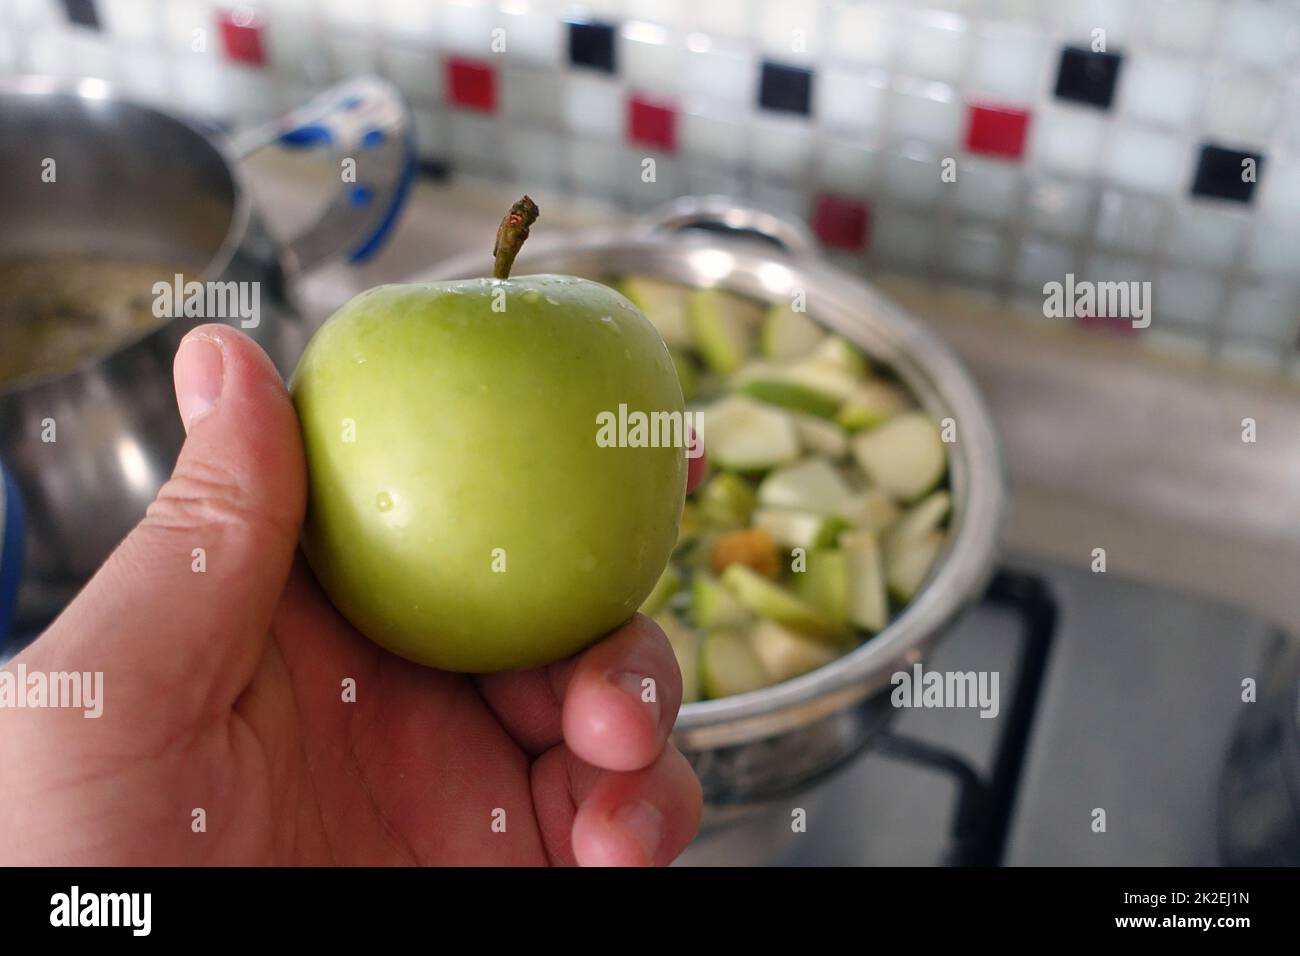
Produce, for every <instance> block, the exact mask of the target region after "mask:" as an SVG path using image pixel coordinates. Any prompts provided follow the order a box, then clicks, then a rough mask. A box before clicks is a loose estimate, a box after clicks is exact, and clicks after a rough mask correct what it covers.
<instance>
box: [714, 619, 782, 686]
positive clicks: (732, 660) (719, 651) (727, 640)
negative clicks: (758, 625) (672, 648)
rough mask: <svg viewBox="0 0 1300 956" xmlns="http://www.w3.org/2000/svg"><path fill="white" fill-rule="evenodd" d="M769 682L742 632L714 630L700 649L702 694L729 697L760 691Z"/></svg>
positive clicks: (770, 681)
mask: <svg viewBox="0 0 1300 956" xmlns="http://www.w3.org/2000/svg"><path fill="white" fill-rule="evenodd" d="M770 683H772V678H771V677H769V676H768V674H767V671H765V670H764V669H763V665H762V663H761V662H760V661H759V659H758V658H757V657H756V656H755V655H754V649H753V647H752V646H751V645H750V643H749V641H748V639H746V637H745V635H743V634H733V633H732V632H730V631H717V632H715V633H712V634H709V635H707V636H706V637H705V638H704V647H703V648H702V649H701V650H700V690H701V691H703V693H704V696H705V697H713V698H717V697H730V696H732V695H733V694H746V693H748V692H749V691H751V690H761V689H762V688H764V687H766V686H767V685H768V684H770Z"/></svg>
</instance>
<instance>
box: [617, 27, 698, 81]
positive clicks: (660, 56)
mask: <svg viewBox="0 0 1300 956" xmlns="http://www.w3.org/2000/svg"><path fill="white" fill-rule="evenodd" d="M682 56H683V50H682V47H681V44H679V43H677V42H676V39H675V38H674V37H673V35H672V34H671V33H669V32H668V30H666V29H665V28H664V27H662V26H659V25H657V24H653V23H645V22H642V21H637V22H633V23H628V24H625V25H624V27H623V29H622V31H621V33H620V34H619V50H618V63H619V72H620V73H622V75H623V78H624V79H625V80H626V81H627V83H628V85H629V86H630V87H631V88H632V89H634V90H640V91H644V92H646V93H661V94H672V93H676V92H677V90H678V88H679V84H680V82H681V70H682Z"/></svg>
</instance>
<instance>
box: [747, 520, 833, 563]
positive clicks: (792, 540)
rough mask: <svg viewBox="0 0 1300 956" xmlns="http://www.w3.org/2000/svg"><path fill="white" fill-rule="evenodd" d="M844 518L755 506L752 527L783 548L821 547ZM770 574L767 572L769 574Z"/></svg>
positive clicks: (826, 544)
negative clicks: (756, 507) (761, 531)
mask: <svg viewBox="0 0 1300 956" xmlns="http://www.w3.org/2000/svg"><path fill="white" fill-rule="evenodd" d="M846 524H847V522H845V520H844V519H843V518H839V517H836V516H835V515H819V514H814V513H813V512H811V511H791V510H790V509H788V508H759V509H758V510H757V511H755V512H754V527H755V528H762V529H763V530H764V531H766V532H767V533H768V534H770V535H771V536H772V540H774V541H775V542H776V543H777V544H779V545H781V546H782V547H785V548H803V549H804V550H805V551H806V550H807V549H809V548H824V547H829V546H830V545H833V544H834V543H835V538H836V536H837V535H838V534H839V533H840V532H841V531H843V530H844V527H845V525H846ZM769 576H770V575H769Z"/></svg>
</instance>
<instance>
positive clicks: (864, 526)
mask: <svg viewBox="0 0 1300 956" xmlns="http://www.w3.org/2000/svg"><path fill="white" fill-rule="evenodd" d="M839 516H840V517H841V518H843V519H844V520H845V521H847V522H848V523H849V524H851V525H853V527H855V528H857V529H859V530H860V531H876V532H880V531H884V530H885V529H886V528H888V527H889V526H890V525H892V524H893V523H894V522H895V521H897V520H898V505H896V504H895V503H894V499H893V498H891V497H889V495H887V494H885V493H884V492H883V491H881V490H880V489H879V488H868V489H867V490H866V491H857V492H854V493H853V494H851V495H850V496H849V497H848V500H847V501H845V502H844V504H843V506H842V507H841V508H840V510H839Z"/></svg>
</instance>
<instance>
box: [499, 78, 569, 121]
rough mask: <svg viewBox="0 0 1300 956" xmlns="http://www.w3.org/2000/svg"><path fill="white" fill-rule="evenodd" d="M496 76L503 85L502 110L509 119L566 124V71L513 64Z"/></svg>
mask: <svg viewBox="0 0 1300 956" xmlns="http://www.w3.org/2000/svg"><path fill="white" fill-rule="evenodd" d="M497 76H498V78H499V82H500V84H501V86H500V88H501V111H502V113H503V114H504V115H505V116H506V117H507V118H508V119H510V120H512V121H514V122H517V123H530V124H533V125H535V126H562V125H564V122H565V113H564V109H565V98H564V96H565V85H566V84H565V80H566V77H565V75H564V74H563V73H558V72H556V71H555V70H536V69H533V68H532V67H529V66H515V65H513V64H512V65H510V66H507V67H505V68H503V69H502V70H501V72H499V73H498V74H497ZM569 78H570V79H574V78H576V77H569Z"/></svg>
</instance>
